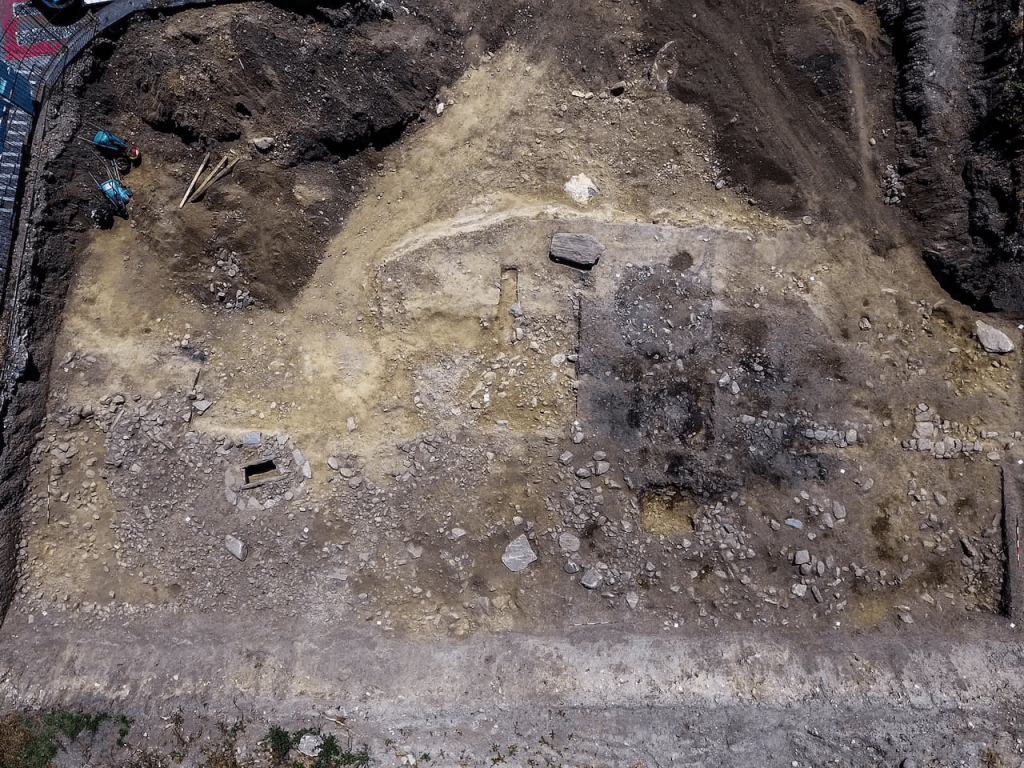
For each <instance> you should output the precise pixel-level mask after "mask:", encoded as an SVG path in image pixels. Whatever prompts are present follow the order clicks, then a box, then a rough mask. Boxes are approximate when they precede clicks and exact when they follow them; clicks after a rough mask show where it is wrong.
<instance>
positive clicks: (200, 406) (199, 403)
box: [192, 400, 213, 415]
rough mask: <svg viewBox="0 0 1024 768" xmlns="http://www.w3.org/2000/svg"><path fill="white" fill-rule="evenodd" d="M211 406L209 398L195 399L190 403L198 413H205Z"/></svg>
mask: <svg viewBox="0 0 1024 768" xmlns="http://www.w3.org/2000/svg"><path fill="white" fill-rule="evenodd" d="M212 406H213V403H212V402H211V401H210V400H196V401H195V402H194V403H192V407H193V408H195V409H196V412H197V413H199V414H200V415H202V414H204V413H206V412H207V411H208V410H210V408H211V407H212Z"/></svg>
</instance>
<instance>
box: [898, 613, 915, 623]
mask: <svg viewBox="0 0 1024 768" xmlns="http://www.w3.org/2000/svg"><path fill="white" fill-rule="evenodd" d="M900 621H902V622H903V623H904V624H913V623H914V617H913V616H911V615H910V611H900Z"/></svg>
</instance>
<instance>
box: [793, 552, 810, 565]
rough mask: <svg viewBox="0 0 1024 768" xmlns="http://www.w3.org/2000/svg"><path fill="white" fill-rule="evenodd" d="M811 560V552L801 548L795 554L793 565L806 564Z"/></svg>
mask: <svg viewBox="0 0 1024 768" xmlns="http://www.w3.org/2000/svg"><path fill="white" fill-rule="evenodd" d="M809 562H811V553H810V552H808V551H807V550H806V549H799V550H797V551H796V552H795V553H794V555H793V565H804V564H805V563H809Z"/></svg>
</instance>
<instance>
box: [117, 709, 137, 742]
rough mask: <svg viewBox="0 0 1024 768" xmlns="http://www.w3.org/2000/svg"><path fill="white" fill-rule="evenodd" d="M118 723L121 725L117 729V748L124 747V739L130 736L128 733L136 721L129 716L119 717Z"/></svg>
mask: <svg viewBox="0 0 1024 768" xmlns="http://www.w3.org/2000/svg"><path fill="white" fill-rule="evenodd" d="M117 722H118V724H119V725H118V728H117V746H119V747H123V746H124V745H125V740H124V737H125V736H127V735H128V731H129V730H130V729H131V727H132V723H134V722H135V721H134V720H132V719H131V718H130V717H128V716H127V715H118V718H117Z"/></svg>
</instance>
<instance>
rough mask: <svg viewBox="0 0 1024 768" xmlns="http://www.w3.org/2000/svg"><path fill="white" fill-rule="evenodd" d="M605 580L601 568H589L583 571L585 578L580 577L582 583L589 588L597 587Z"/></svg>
mask: <svg viewBox="0 0 1024 768" xmlns="http://www.w3.org/2000/svg"><path fill="white" fill-rule="evenodd" d="M603 581H604V576H603V575H602V573H601V572H600V571H599V570H597V568H587V570H586V571H585V572H584V573H583V578H582V579H580V584H582V585H583V586H584V587H586V588H587V589H597V588H598V587H600V586H601V584H602V582H603Z"/></svg>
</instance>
